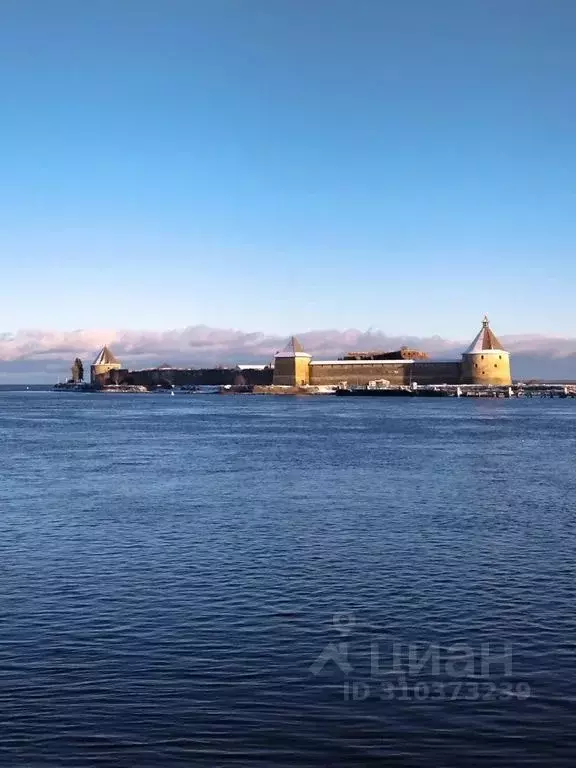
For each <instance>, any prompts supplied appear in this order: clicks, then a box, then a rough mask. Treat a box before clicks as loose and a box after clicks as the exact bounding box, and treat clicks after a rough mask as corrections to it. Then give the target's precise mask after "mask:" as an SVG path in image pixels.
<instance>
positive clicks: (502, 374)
mask: <svg viewBox="0 0 576 768" xmlns="http://www.w3.org/2000/svg"><path fill="white" fill-rule="evenodd" d="M461 382H462V384H484V385H486V386H490V385H494V386H504V387H507V386H510V384H512V374H511V373H510V354H509V353H508V352H506V350H504V349H503V348H502V344H501V343H500V341H499V340H498V338H497V337H496V336H495V335H494V333H493V332H492V329H491V328H490V323H489V321H488V318H487V317H484V320H483V321H482V328H480V332H479V333H478V335H477V336H476V338H475V339H474V341H473V342H472V344H471V345H470V346H469V347H468V349H467V350H466V352H464V354H463V355H462V379H461Z"/></svg>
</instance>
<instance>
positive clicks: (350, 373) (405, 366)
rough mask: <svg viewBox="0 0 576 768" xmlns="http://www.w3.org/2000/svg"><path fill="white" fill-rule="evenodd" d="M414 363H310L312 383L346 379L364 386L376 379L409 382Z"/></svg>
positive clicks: (337, 381)
mask: <svg viewBox="0 0 576 768" xmlns="http://www.w3.org/2000/svg"><path fill="white" fill-rule="evenodd" d="M413 365H414V363H403V362H402V361H400V360H399V361H398V363H397V364H393V363H379V362H378V361H377V360H375V361H374V364H373V365H366V364H363V365H354V362H353V361H350V363H347V364H346V365H339V364H337V365H321V364H319V363H314V362H312V363H310V384H312V385H316V386H321V385H324V386H326V385H330V384H339V383H340V382H341V381H346V382H347V383H348V386H351V387H353V386H362V385H363V384H367V383H368V382H369V381H374V380H375V379H386V380H387V381H389V382H390V384H392V385H393V386H400V385H402V384H408V383H409V381H410V368H411V367H412V366H413Z"/></svg>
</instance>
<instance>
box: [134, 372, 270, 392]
mask: <svg viewBox="0 0 576 768" xmlns="http://www.w3.org/2000/svg"><path fill="white" fill-rule="evenodd" d="M125 381H126V383H129V384H140V385H143V386H145V387H150V388H155V387H157V386H158V385H160V386H162V387H170V386H172V385H174V386H175V387H182V386H186V385H195V386H199V385H202V384H204V385H211V386H215V385H221V386H223V385H225V384H236V385H241V384H248V385H253V384H262V385H266V384H271V383H272V368H264V369H259V368H250V369H246V370H242V371H241V370H238V369H237V368H165V369H162V368H156V369H151V370H143V371H127V372H126V376H125Z"/></svg>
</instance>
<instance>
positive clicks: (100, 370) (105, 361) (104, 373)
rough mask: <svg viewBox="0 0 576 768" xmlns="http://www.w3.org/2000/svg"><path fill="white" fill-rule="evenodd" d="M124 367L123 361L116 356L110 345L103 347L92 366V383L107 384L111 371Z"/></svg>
mask: <svg viewBox="0 0 576 768" xmlns="http://www.w3.org/2000/svg"><path fill="white" fill-rule="evenodd" d="M121 368H122V363H121V362H120V360H118V358H116V357H114V355H113V354H112V352H110V350H109V349H108V347H106V346H105V347H103V348H102V349H101V351H100V354H99V355H98V356H97V357H96V359H95V360H94V362H93V363H92V366H91V368H90V383H91V384H95V385H99V384H105V383H106V379H107V377H108V374H109V373H110V371H118V370H120V369H121Z"/></svg>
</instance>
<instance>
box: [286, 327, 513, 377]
mask: <svg viewBox="0 0 576 768" xmlns="http://www.w3.org/2000/svg"><path fill="white" fill-rule="evenodd" d="M426 358H427V355H426V354H425V353H422V352H418V351H416V350H408V349H406V348H403V349H401V350H398V351H397V352H388V353H369V352H368V353H367V352H364V353H350V354H348V355H345V356H344V358H342V359H339V360H313V359H312V356H311V355H309V354H308V353H307V352H305V351H304V349H303V347H302V345H301V344H300V343H299V342H298V340H297V339H296V338H294V337H292V338H291V339H290V341H289V342H288V345H287V346H286V347H285V349H283V350H282V351H281V352H278V353H277V354H276V356H275V358H274V373H273V378H272V381H273V384H274V385H276V386H282V387H307V386H334V385H343V386H344V385H346V386H348V387H353V386H363V385H368V384H369V383H370V382H377V381H385V382H386V383H387V384H389V385H390V386H392V387H399V386H406V385H414V384H438V385H439V384H478V385H483V386H509V385H510V384H512V376H511V372H510V355H509V353H508V352H506V351H505V350H504V349H503V348H502V344H501V343H500V341H499V340H498V338H497V337H496V336H495V335H494V333H493V331H492V330H491V328H490V323H489V321H488V318H487V317H485V318H484V320H483V322H482V327H481V328H480V331H479V332H478V334H477V335H476V337H475V339H474V341H473V342H472V344H471V345H470V346H469V347H468V349H467V350H466V351H465V352H464V353H463V354H462V358H461V360H455V361H444V362H442V361H436V360H429V359H426Z"/></svg>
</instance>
